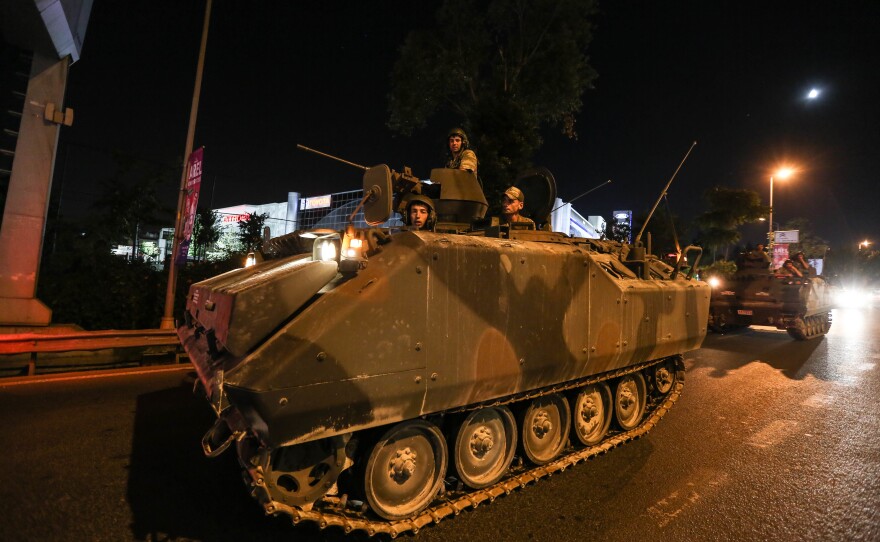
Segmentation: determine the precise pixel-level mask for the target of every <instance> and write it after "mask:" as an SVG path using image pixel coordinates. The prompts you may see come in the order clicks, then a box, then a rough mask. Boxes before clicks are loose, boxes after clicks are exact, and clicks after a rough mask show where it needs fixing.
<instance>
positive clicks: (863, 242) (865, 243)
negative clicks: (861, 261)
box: [859, 239, 871, 250]
mask: <svg viewBox="0 0 880 542" xmlns="http://www.w3.org/2000/svg"><path fill="white" fill-rule="evenodd" d="M870 244H871V242H870V241H868V240H867V239H865V240H864V241H862V242H861V243H859V250H862V247H865V248H868V245H870Z"/></svg>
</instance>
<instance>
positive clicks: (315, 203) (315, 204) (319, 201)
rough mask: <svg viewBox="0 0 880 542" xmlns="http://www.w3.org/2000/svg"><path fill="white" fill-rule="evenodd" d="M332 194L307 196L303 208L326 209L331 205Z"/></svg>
mask: <svg viewBox="0 0 880 542" xmlns="http://www.w3.org/2000/svg"><path fill="white" fill-rule="evenodd" d="M330 196H331V195H330V194H327V195H326V196H315V197H313V198H306V199H304V200H302V202H303V204H302V205H303V207H302V208H303V209H304V210H306V211H308V210H310V209H325V208H327V207H330Z"/></svg>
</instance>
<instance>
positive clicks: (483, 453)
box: [454, 406, 517, 489]
mask: <svg viewBox="0 0 880 542" xmlns="http://www.w3.org/2000/svg"><path fill="white" fill-rule="evenodd" d="M516 436H517V435H516V421H515V420H514V418H513V414H512V413H511V412H510V409H508V408H507V407H503V406H502V407H494V408H481V409H480V410H476V411H474V412H471V413H470V414H469V415H468V416H467V418H465V419H464V421H463V422H461V425H460V426H459V429H458V433H457V435H456V437H455V448H454V464H455V470H456V472H457V473H458V478H459V479H460V480H461V481H462V482H463V483H464V484H465V485H466V486H468V487H472V488H474V489H479V488H482V487H487V486H490V485H492V484H494V483H495V482H497V481H498V480H500V479H501V477H502V476H504V473H505V472H507V468H508V467H509V466H510V463H511V462H512V461H513V456H514V455H515V453H516Z"/></svg>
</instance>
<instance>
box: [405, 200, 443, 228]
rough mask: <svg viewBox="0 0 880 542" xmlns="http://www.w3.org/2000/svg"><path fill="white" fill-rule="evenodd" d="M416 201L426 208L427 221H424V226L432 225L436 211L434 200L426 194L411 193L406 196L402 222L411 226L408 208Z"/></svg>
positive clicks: (430, 226)
mask: <svg viewBox="0 0 880 542" xmlns="http://www.w3.org/2000/svg"><path fill="white" fill-rule="evenodd" d="M416 203H420V204H422V205H424V206H426V207H427V208H428V221H427V222H425V227H426V228H433V227H434V219H435V217H436V211H435V210H434V201H433V200H431V198H429V197H428V196H425V195H423V194H411V195H409V196H407V198H406V206H405V207H404V211H403V223H404V224H406V225H407V226H412V223H411V222H410V218H409V208H410V207H412V206H413V205H415V204H416Z"/></svg>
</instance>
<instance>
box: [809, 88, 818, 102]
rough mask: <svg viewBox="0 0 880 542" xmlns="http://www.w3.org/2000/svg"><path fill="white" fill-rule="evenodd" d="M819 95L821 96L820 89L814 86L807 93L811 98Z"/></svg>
mask: <svg viewBox="0 0 880 542" xmlns="http://www.w3.org/2000/svg"><path fill="white" fill-rule="evenodd" d="M818 97H819V91H818V90H816V89H814V88H813V89H810V92H809V94H807V98H809V99H811V100H812V99H814V98H818Z"/></svg>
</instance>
